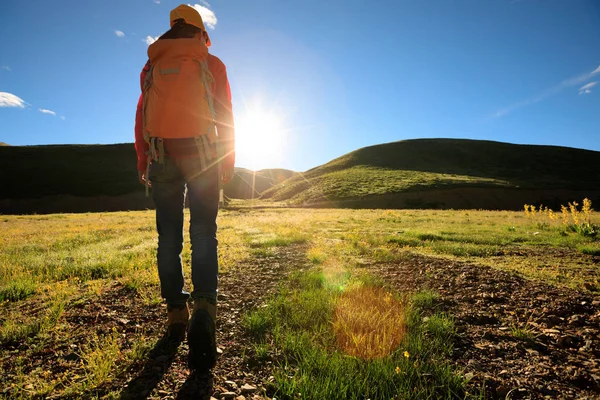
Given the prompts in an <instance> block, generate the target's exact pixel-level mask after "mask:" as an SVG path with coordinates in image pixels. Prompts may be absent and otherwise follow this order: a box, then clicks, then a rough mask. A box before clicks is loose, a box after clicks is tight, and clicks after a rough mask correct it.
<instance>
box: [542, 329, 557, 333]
mask: <svg viewBox="0 0 600 400" xmlns="http://www.w3.org/2000/svg"><path fill="white" fill-rule="evenodd" d="M543 332H544V333H560V331H559V330H558V329H544V330H543Z"/></svg>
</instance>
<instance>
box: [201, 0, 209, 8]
mask: <svg viewBox="0 0 600 400" xmlns="http://www.w3.org/2000/svg"><path fill="white" fill-rule="evenodd" d="M200 3H202V4H204V5H205V6H206V7H208V8H210V3H209V2H208V1H206V0H200Z"/></svg>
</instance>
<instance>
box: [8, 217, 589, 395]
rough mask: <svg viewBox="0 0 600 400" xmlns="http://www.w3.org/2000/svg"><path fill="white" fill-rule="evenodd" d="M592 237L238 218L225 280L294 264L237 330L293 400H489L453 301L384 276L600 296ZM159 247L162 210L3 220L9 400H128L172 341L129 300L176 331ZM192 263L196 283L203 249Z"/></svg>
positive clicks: (498, 225) (504, 228)
mask: <svg viewBox="0 0 600 400" xmlns="http://www.w3.org/2000/svg"><path fill="white" fill-rule="evenodd" d="M568 217H569V218H572V216H570V214H569V215H568ZM579 217H580V218H581V220H580V221H579V223H580V224H579V225H581V223H583V222H584V221H583V220H584V215H582V214H580V215H579ZM585 218H589V222H590V227H592V228H593V226H594V225H600V218H599V217H598V215H596V214H594V213H591V214H590V215H588V216H587V217H585ZM579 225H573V221H572V220H571V219H569V220H568V223H567V224H563V222H562V221H561V220H560V218H559V219H550V218H549V217H548V215H547V214H545V213H539V212H538V213H535V214H533V215H532V214H531V213H527V214H526V213H525V212H489V211H426V210H378V211H374V210H360V211H359V210H305V209H268V208H267V209H249V208H241V209H238V210H232V211H227V210H224V211H222V212H221V214H220V216H219V233H218V235H219V246H220V256H219V257H220V268H221V275H222V280H223V281H226V280H227V279H228V277H233V276H236V274H244V272H245V270H246V269H247V268H249V266H255V265H259V266H265V268H268V265H269V263H271V261H270V260H273V257H275V256H277V255H278V254H281V252H285V251H289V252H290V253H289V254H291V256H289V257H288V258H287V259H285V263H287V264H288V265H287V267H288V268H289V270H290V273H289V274H282V275H281V276H278V277H276V280H277V281H278V286H277V287H278V288H277V290H276V291H275V292H273V293H272V294H270V295H269V296H266V297H265V298H264V299H262V300H261V301H262V303H261V305H260V306H259V307H253V308H252V309H250V310H247V311H246V312H244V313H242V315H237V314H236V315H235V316H232V317H231V318H234V317H235V318H238V319H239V324H240V326H242V327H243V332H244V335H247V337H248V338H249V342H247V344H246V345H245V346H246V348H245V349H244V350H243V354H241V356H240V357H241V359H242V360H243V362H244V363H245V364H244V365H249V364H252V363H254V364H257V365H261V366H263V367H264V366H269V368H270V371H271V372H270V374H271V375H272V376H273V380H272V381H270V382H269V385H270V386H269V391H270V392H269V393H270V395H273V394H276V395H277V398H295V397H298V396H299V394H300V393H301V394H302V397H303V398H315V399H317V398H363V397H361V396H362V395H363V394H364V395H365V396H367V397H370V398H372V399H376V398H392V397H394V396H396V395H398V393H403V394H402V395H398V396H399V397H401V398H426V397H429V398H463V397H474V398H477V397H480V396H481V393H479V392H478V391H477V390H474V389H473V388H472V387H470V386H469V385H468V380H469V377H468V376H465V374H464V372H463V371H461V370H460V369H459V368H457V367H455V366H453V365H452V364H451V363H450V362H449V361H448V356H449V354H450V353H451V351H452V346H451V342H452V338H453V335H454V325H453V316H452V315H448V314H446V313H444V312H442V311H440V310H439V309H438V308H437V307H436V304H437V302H436V298H437V294H436V293H435V292H428V291H414V292H398V291H396V290H394V289H393V288H392V287H390V286H389V285H387V283H386V282H385V281H384V280H382V279H381V278H380V277H379V276H378V274H377V272H376V269H375V268H374V267H375V266H377V265H380V264H393V263H395V262H397V261H399V260H405V259H406V257H407V256H410V254H415V253H417V254H423V255H427V256H429V257H434V258H440V259H448V260H452V261H457V260H458V261H465V262H469V263H473V264H475V265H482V266H485V265H487V266H492V267H494V268H497V269H502V270H506V271H510V272H513V273H516V274H519V275H521V276H524V277H526V278H528V279H532V280H537V281H543V282H548V283H550V284H552V285H557V286H566V287H570V288H575V289H577V290H579V291H582V292H595V293H598V292H600V274H599V272H598V267H597V264H596V263H597V258H598V256H599V255H600V242H599V241H598V239H597V236H595V234H594V232H593V231H591V232H590V231H585V232H584V231H581V230H579V231H578V229H577V226H579ZM155 247H156V233H155V230H154V215H153V213H152V212H151V211H147V212H121V213H102V214H101V213H99V214H64V215H63V214H55V215H46V216H35V215H34V216H1V217H0V302H1V305H0V311H1V317H0V323H1V325H0V351H1V352H0V369H1V370H3V371H4V372H3V374H2V379H1V380H0V396H2V395H5V396H7V398H31V397H36V396H45V395H65V396H72V397H78V396H84V397H94V396H97V397H106V398H119V397H120V396H121V395H122V393H121V392H122V391H123V390H124V389H123V388H124V386H123V384H124V383H125V382H128V381H129V380H130V379H131V377H132V376H135V374H136V371H138V370H139V369H141V368H143V367H142V366H143V365H144V361H145V360H146V359H147V358H148V357H150V355H149V352H150V350H151V349H152V347H153V346H154V345H155V344H156V342H157V340H158V339H159V335H160V331H161V324H162V321H160V319H159V320H156V319H144V318H143V317H140V318H141V319H140V320H141V321H142V320H143V321H144V322H145V323H144V324H142V323H139V322H138V323H136V324H135V326H131V324H129V323H128V322H124V321H123V319H124V318H125V317H123V316H122V315H123V314H124V313H127V307H126V304H130V303H128V302H126V301H123V302H121V301H119V299H120V297H119V296H121V294H122V293H126V294H127V296H129V297H128V299H129V300H131V304H133V307H136V309H141V310H143V309H144V307H147V308H148V309H152V310H154V311H156V313H159V312H160V314H158V315H160V316H161V317H162V312H163V310H162V308H161V307H160V306H159V303H160V301H161V300H160V297H159V291H158V287H157V284H158V278H157V273H156V266H155V256H156V253H155ZM286 249H288V250H286ZM183 259H184V262H185V265H186V276H188V277H189V260H190V252H189V244H187V243H186V246H185V249H184V254H183ZM307 265H308V267H307ZM256 290H258V291H260V290H261V288H260V287H257V288H256ZM225 294H227V293H225ZM106 299H111V300H110V303H107V300H106ZM365 299H370V300H365ZM129 300H128V301H129ZM390 309H393V310H397V312H395V313H390V312H388V310H390ZM89 310H95V311H94V312H96V314H93V313H92V314H93V315H96V317H95V318H96V319H95V320H94V318H92V317H90V315H91V314H90V313H89V312H88V311H89ZM356 315H359V316H360V317H356V318H355V316H356ZM84 317H85V318H84ZM111 318H112V319H111ZM107 321H112V322H107ZM386 321H387V322H386ZM150 326H152V327H153V328H151V327H150ZM373 327H376V328H377V329H373ZM394 338H395V339H394ZM353 343H354V346H353ZM357 343H358V345H356V344H357ZM390 343H391V345H390ZM365 349H367V350H365ZM181 368H183V369H185V367H181ZM268 375H269V374H267V377H268ZM356 376H360V377H362V378H363V379H355V378H352V377H356ZM423 377H425V378H423ZM153 393H154V394H156V393H155V392H153ZM163 394H164V393H163ZM263 394H264V393H263ZM156 396H157V398H159V397H161V396H160V394H157V395H156Z"/></svg>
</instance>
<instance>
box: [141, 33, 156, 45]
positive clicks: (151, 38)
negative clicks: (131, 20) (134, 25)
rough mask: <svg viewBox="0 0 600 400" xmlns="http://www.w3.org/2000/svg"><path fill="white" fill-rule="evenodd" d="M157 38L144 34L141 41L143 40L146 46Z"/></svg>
mask: <svg viewBox="0 0 600 400" xmlns="http://www.w3.org/2000/svg"><path fill="white" fill-rule="evenodd" d="M157 40H158V36H155V37H152V36H150V35H148V36H146V39H142V42H145V43H146V44H147V45H148V46H150V45H151V44H152V43H154V42H156V41H157Z"/></svg>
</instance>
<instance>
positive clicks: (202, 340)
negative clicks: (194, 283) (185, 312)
mask: <svg viewBox="0 0 600 400" xmlns="http://www.w3.org/2000/svg"><path fill="white" fill-rule="evenodd" d="M216 321H217V305H216V304H214V303H212V302H211V301H210V300H207V299H196V300H194V311H193V313H192V318H191V319H190V324H189V327H188V335H187V338H188V346H189V348H190V352H189V354H188V365H189V368H190V369H192V370H199V371H208V370H209V369H211V368H213V367H214V366H215V364H216V363H217V340H216V337H215V336H216Z"/></svg>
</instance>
